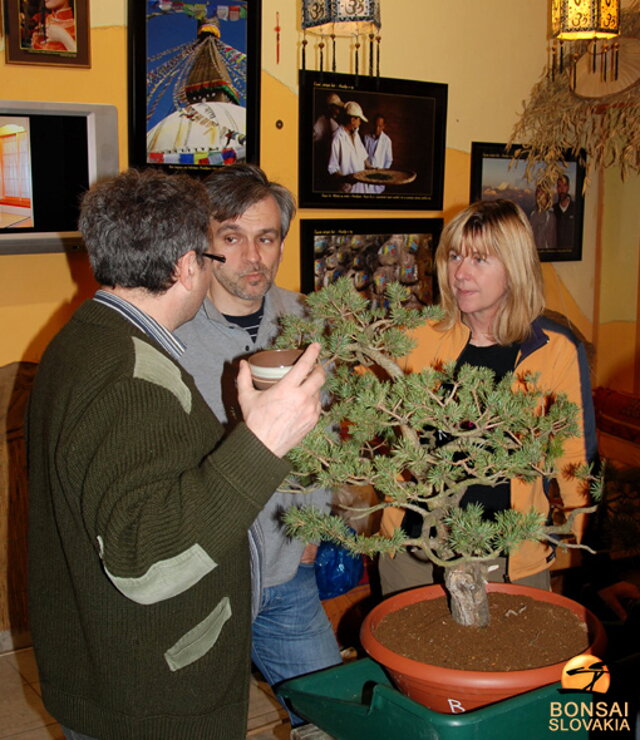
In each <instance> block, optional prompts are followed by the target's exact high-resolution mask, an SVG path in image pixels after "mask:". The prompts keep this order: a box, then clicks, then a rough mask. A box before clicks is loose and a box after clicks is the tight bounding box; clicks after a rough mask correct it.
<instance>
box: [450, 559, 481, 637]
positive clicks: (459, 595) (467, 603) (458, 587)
mask: <svg viewBox="0 0 640 740" xmlns="http://www.w3.org/2000/svg"><path fill="white" fill-rule="evenodd" d="M444 583H445V586H446V588H447V591H448V593H449V596H450V598H451V601H450V609H451V616H452V617H453V618H454V619H455V621H456V622H457V623H458V624H461V625H462V626H463V627H486V626H487V625H488V624H489V596H488V594H487V566H486V565H485V564H484V563H478V562H471V563H463V564H462V565H459V566H456V567H455V568H445V573H444Z"/></svg>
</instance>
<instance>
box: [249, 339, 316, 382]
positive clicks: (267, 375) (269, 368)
mask: <svg viewBox="0 0 640 740" xmlns="http://www.w3.org/2000/svg"><path fill="white" fill-rule="evenodd" d="M302 352H303V350H301V349H265V350H262V351H261V352H256V353H255V354H254V355H251V357H249V358H248V362H249V368H250V369H251V377H252V378H253V384H254V386H255V387H256V388H257V389H258V390H260V391H264V390H267V389H268V388H271V386H272V385H275V384H276V383H277V382H278V381H279V380H281V379H282V378H284V376H285V375H286V374H287V373H288V372H289V370H291V368H292V367H293V365H294V364H295V363H296V361H297V360H298V358H299V357H300V355H302Z"/></svg>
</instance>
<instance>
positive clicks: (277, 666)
mask: <svg viewBox="0 0 640 740" xmlns="http://www.w3.org/2000/svg"><path fill="white" fill-rule="evenodd" d="M205 185H206V187H207V190H208V192H209V197H210V201H211V205H212V210H213V214H214V216H213V219H214V220H213V244H212V248H211V251H212V252H213V253H215V254H217V255H220V256H223V257H224V258H225V262H224V263H222V262H213V263H212V265H211V282H210V286H209V291H208V294H207V297H206V298H205V301H204V303H203V305H202V307H201V308H200V310H199V311H198V313H197V314H196V315H195V317H194V318H193V319H192V320H191V321H189V322H187V323H186V324H184V325H183V326H182V327H180V329H178V332H177V334H178V336H179V337H180V339H181V340H182V341H183V342H184V344H185V345H186V351H185V353H184V354H183V356H182V358H181V362H182V364H183V366H184V367H185V368H186V369H187V370H188V371H189V372H190V373H191V375H192V376H193V378H194V379H195V382H196V385H197V386H198V389H199V390H200V392H201V393H202V395H203V396H204V398H205V400H206V401H207V403H208V404H209V406H210V407H211V408H212V409H213V411H214V413H215V414H216V416H217V417H218V418H219V419H220V420H222V421H223V422H224V423H226V424H227V425H228V427H229V428H233V427H234V426H235V425H236V424H237V423H239V422H240V421H241V414H240V409H239V406H238V400H237V390H236V387H235V377H236V373H237V363H238V362H239V360H240V358H242V357H247V356H248V355H250V354H252V353H253V352H255V351H257V350H259V349H262V348H264V347H265V346H267V345H268V344H269V343H270V342H271V340H272V339H273V338H274V337H275V335H276V334H277V332H278V317H279V316H281V315H282V314H286V313H297V314H300V313H302V311H303V306H302V304H301V300H300V296H299V295H298V294H297V293H292V292H291V291H288V290H283V289H282V288H278V287H277V286H275V285H274V279H275V276H276V272H277V270H278V266H279V264H280V261H281V259H282V253H283V247H284V238H285V237H286V235H287V231H288V229H289V224H290V222H291V218H292V216H293V214H294V211H295V204H294V200H293V196H292V195H291V193H290V192H289V191H288V190H287V189H286V188H284V187H283V186H281V185H278V184H277V183H272V182H269V180H268V179H267V177H266V175H265V173H264V172H263V171H262V170H260V169H259V168H258V167H255V166H252V165H242V164H241V165H231V166H227V167H221V168H219V169H218V170H216V171H215V172H214V173H213V174H212V175H210V177H209V178H208V179H207V180H206V181H205ZM329 504H330V494H329V492H328V491H325V490H318V491H315V492H313V493H311V494H292V493H284V492H283V493H280V492H275V493H274V494H273V496H272V497H271V498H270V500H269V502H268V503H267V505H266V506H265V507H264V509H263V510H262V512H261V513H260V515H259V516H258V517H257V519H256V520H255V522H254V524H253V525H252V527H251V530H250V538H249V539H250V543H251V545H252V554H253V558H252V579H253V583H252V586H253V593H252V601H253V626H252V658H253V661H254V663H255V664H256V666H257V667H258V668H259V669H260V671H261V673H262V674H263V675H264V677H265V678H266V679H267V681H268V682H269V683H270V684H271V685H275V684H277V683H279V682H280V681H283V680H285V679H287V678H292V677H294V676H299V675H302V674H304V673H309V672H310V671H315V670H319V669H321V668H326V667H329V666H332V665H336V664H338V663H340V653H339V650H338V646H337V643H336V640H335V636H334V633H333V629H332V628H331V624H330V623H329V620H328V619H327V617H326V614H325V613H324V610H323V608H322V604H321V603H320V599H319V596H318V587H317V585H316V581H315V571H314V560H315V552H316V549H317V547H316V546H315V545H306V546H305V545H304V543H302V542H300V541H299V540H296V539H292V538H290V537H288V536H287V535H286V533H285V531H284V527H283V525H282V522H281V518H282V513H283V512H284V511H285V510H286V509H287V508H289V507H290V506H315V507H316V508H318V509H320V510H322V511H326V510H327V509H328V507H329ZM291 720H292V725H294V726H295V725H296V724H299V723H301V722H302V720H300V718H298V717H296V716H295V715H291Z"/></svg>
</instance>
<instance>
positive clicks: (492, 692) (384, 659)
mask: <svg viewBox="0 0 640 740" xmlns="http://www.w3.org/2000/svg"><path fill="white" fill-rule="evenodd" d="M487 589H488V590H489V592H502V593H511V594H521V595H525V596H529V597H531V598H534V599H538V600H541V601H545V602H548V603H552V604H557V605H559V606H564V607H565V608H567V609H570V610H571V611H572V612H574V613H575V614H577V615H578V616H579V617H580V619H582V620H583V621H584V622H585V623H586V624H587V629H588V633H589V637H590V645H589V649H588V650H587V651H585V652H589V653H592V654H595V655H598V656H599V657H601V656H602V653H603V651H604V648H605V646H606V635H605V632H604V628H603V626H602V624H601V623H600V621H599V620H598V619H597V617H596V616H595V615H594V614H592V613H591V612H590V611H589V610H588V609H586V608H585V607H584V606H582V605H581V604H578V603H577V602H575V601H572V600H571V599H567V598H566V597H564V596H560V595H559V594H555V593H552V592H550V591H542V590H540V589H537V588H530V587H528V586H514V585H513V584H506V583H489V584H488V585H487ZM445 595H446V592H445V590H444V588H443V587H442V586H424V587H422V588H415V589H411V590H410V591H404V592H402V593H399V594H396V595H395V596H391V597H389V598H388V599H386V600H385V601H383V602H382V603H381V604H378V606H376V607H375V608H374V609H372V611H371V612H370V613H369V614H368V615H367V617H366V619H365V620H364V622H363V624H362V628H361V632H360V640H361V643H362V646H363V647H364V649H365V650H366V651H367V653H369V655H370V656H371V657H372V658H373V659H374V660H376V661H378V663H380V664H381V665H383V666H384V667H385V668H386V669H387V671H388V672H389V674H390V676H391V678H392V680H393V681H394V683H395V685H396V687H397V688H398V689H399V690H400V691H401V692H402V693H403V694H405V695H406V696H408V697H409V698H410V699H413V700H414V701H416V702H418V703H419V704H423V705H424V706H426V707H429V709H433V710H434V711H436V712H442V713H445V714H453V713H456V712H461V711H468V710H470V709H476V708H478V707H482V706H485V705H486V704H493V703H494V702H497V701H501V700H502V699H507V698H509V697H510V696H516V695H517V694H523V693H525V692H526V691H531V690H533V689H535V688H538V687H540V686H546V685H547V684H551V683H555V682H556V681H559V680H560V678H561V675H562V669H563V667H564V665H565V663H566V661H562V662H561V663H555V664H554V665H548V666H544V667H542V668H534V669H531V670H523V671H504V672H491V671H465V670H456V669H452V668H442V667H439V666H434V665H428V664H426V663H420V662H419V661H417V660H412V659H410V658H405V657H404V656H402V655H399V654H398V653H395V652H393V651H392V650H390V649H389V648H387V647H385V645H383V644H382V643H381V642H379V641H378V640H377V638H376V637H375V635H374V632H375V629H376V627H377V626H378V625H379V624H380V622H381V621H382V619H384V617H386V616H387V615H388V614H390V613H392V612H395V611H397V610H398V609H401V608H402V607H404V606H407V605H409V604H414V603H416V602H420V601H424V600H429V599H437V598H444V597H445Z"/></svg>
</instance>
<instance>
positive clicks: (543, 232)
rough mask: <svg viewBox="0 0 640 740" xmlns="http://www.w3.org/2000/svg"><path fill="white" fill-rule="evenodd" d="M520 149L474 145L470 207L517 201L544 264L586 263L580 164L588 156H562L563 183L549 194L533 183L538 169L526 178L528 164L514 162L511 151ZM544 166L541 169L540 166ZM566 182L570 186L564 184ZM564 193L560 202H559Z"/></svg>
mask: <svg viewBox="0 0 640 740" xmlns="http://www.w3.org/2000/svg"><path fill="white" fill-rule="evenodd" d="M519 149H521V147H520V146H518V145H513V146H512V147H511V148H510V149H509V150H508V151H507V148H506V144H499V143H489V142H477V141H474V142H472V144H471V180H470V191H469V198H470V202H472V203H473V202H475V201H478V200H495V199H497V198H507V199H508V200H513V201H514V202H516V203H517V204H518V205H519V206H520V207H521V208H522V210H523V211H524V212H525V214H526V215H527V217H528V218H529V221H530V223H531V226H532V229H533V232H534V239H535V241H536V247H537V249H538V255H539V257H540V260H541V262H564V261H579V260H581V259H582V231H583V215H584V196H583V192H582V186H583V182H584V177H585V168H584V166H583V165H582V164H581V163H580V162H581V161H584V159H583V157H584V155H583V154H581V155H580V156H575V155H572V154H571V153H570V152H565V153H564V154H563V161H564V163H565V164H564V165H563V166H561V169H564V171H565V175H564V177H561V178H559V180H558V182H559V181H560V180H561V179H562V180H563V181H564V184H563V185H562V186H560V185H557V186H556V189H555V192H547V193H545V192H544V191H543V189H542V187H539V188H537V187H536V184H535V179H536V170H534V171H533V172H532V173H531V178H530V179H528V178H527V177H526V174H525V167H526V159H525V158H524V157H522V158H514V156H513V154H512V152H516V151H518V150H519ZM542 166H543V165H540V167H542ZM567 179H568V185H567V183H566V181H567ZM560 188H561V189H562V190H563V191H566V193H565V192H563V193H562V200H563V201H566V200H567V198H566V196H567V195H568V202H567V205H566V207H564V205H561V204H560V203H559V202H558V201H559V193H560Z"/></svg>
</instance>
